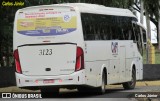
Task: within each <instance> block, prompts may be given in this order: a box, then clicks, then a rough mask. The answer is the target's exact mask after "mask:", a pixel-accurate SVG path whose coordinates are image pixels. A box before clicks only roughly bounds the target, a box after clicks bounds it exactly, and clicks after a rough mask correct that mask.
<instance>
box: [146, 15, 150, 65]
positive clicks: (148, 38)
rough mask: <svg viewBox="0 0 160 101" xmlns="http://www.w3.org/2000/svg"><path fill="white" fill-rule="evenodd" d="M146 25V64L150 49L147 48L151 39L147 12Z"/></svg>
mask: <svg viewBox="0 0 160 101" xmlns="http://www.w3.org/2000/svg"><path fill="white" fill-rule="evenodd" d="M146 26H147V47H146V48H147V54H146V55H147V64H149V59H150V56H149V53H150V50H149V47H150V46H149V42H150V41H151V27H150V19H149V14H148V12H146Z"/></svg>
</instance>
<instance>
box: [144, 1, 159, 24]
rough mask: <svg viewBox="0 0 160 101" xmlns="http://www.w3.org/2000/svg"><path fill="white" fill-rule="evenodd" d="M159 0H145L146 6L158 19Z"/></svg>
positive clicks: (151, 14) (152, 15) (150, 13)
mask: <svg viewBox="0 0 160 101" xmlns="http://www.w3.org/2000/svg"><path fill="white" fill-rule="evenodd" d="M158 1H159V0H143V2H144V8H145V9H146V11H147V12H148V13H149V15H150V16H151V17H154V16H155V17H156V20H157V21H158V17H159V14H158V8H159V9H160V5H159V3H158Z"/></svg>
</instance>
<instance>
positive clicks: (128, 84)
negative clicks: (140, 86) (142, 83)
mask: <svg viewBox="0 0 160 101" xmlns="http://www.w3.org/2000/svg"><path fill="white" fill-rule="evenodd" d="M135 85H136V70H135V69H133V70H132V79H131V81H130V82H126V83H123V88H124V89H126V90H129V89H134V88H135Z"/></svg>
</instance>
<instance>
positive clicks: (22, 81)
mask: <svg viewBox="0 0 160 101" xmlns="http://www.w3.org/2000/svg"><path fill="white" fill-rule="evenodd" d="M15 75H16V83H17V87H41V86H60V85H61V86H69V85H84V84H85V72H84V70H80V71H77V72H74V73H72V74H70V75H60V76H26V75H23V74H19V73H15Z"/></svg>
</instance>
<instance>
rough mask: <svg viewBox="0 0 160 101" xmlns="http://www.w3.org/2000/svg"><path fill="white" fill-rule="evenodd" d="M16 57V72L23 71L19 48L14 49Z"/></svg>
mask: <svg viewBox="0 0 160 101" xmlns="http://www.w3.org/2000/svg"><path fill="white" fill-rule="evenodd" d="M13 55H14V58H15V65H16V72H17V73H22V70H21V64H20V60H19V53H18V49H16V50H15V51H14V54H13Z"/></svg>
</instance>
